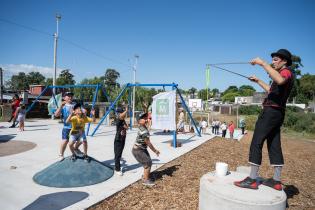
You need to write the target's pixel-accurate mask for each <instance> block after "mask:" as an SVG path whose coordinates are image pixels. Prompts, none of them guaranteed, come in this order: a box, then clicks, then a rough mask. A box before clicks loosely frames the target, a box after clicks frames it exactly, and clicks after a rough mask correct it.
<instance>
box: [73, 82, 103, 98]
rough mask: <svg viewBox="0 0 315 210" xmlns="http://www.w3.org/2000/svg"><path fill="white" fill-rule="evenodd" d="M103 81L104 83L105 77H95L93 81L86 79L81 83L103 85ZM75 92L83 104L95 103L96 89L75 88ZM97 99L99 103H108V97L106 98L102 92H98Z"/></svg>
mask: <svg viewBox="0 0 315 210" xmlns="http://www.w3.org/2000/svg"><path fill="white" fill-rule="evenodd" d="M103 81H104V77H94V78H91V79H88V78H85V79H83V80H82V81H81V82H80V84H85V85H86V84H88V85H96V84H102V83H103ZM73 91H74V95H75V97H76V98H77V99H80V100H82V101H83V102H84V101H93V97H94V92H95V88H75V89H74V90H73ZM107 93H108V92H107ZM97 99H98V101H107V100H106V97H105V96H104V94H103V92H102V91H101V90H99V91H98V95H97Z"/></svg>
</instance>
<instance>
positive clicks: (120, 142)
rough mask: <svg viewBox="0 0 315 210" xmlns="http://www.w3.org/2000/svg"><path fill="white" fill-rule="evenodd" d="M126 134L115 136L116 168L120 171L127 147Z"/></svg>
mask: <svg viewBox="0 0 315 210" xmlns="http://www.w3.org/2000/svg"><path fill="white" fill-rule="evenodd" d="M125 140H126V136H119V137H118V138H115V142H114V153H115V170H116V171H120V159H121V155H122V153H123V150H124V147H125V142H126V141H125Z"/></svg>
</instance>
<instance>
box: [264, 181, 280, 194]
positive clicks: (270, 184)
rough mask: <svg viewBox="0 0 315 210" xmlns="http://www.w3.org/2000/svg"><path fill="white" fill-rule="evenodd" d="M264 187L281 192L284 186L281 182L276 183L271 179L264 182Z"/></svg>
mask: <svg viewBox="0 0 315 210" xmlns="http://www.w3.org/2000/svg"><path fill="white" fill-rule="evenodd" d="M262 184H263V185H266V186H268V187H271V188H273V189H275V190H279V191H281V190H282V184H281V182H280V181H276V180H274V179H273V178H270V179H266V180H265V181H263V182H262Z"/></svg>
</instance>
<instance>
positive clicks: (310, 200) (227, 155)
mask: <svg viewBox="0 0 315 210" xmlns="http://www.w3.org/2000/svg"><path fill="white" fill-rule="evenodd" d="M251 137H252V133H248V134H247V135H246V136H245V137H244V138H243V139H242V140H241V141H240V142H237V141H230V140H226V139H221V138H219V137H217V138H215V139H213V140H211V141H208V142H206V143H204V144H202V145H201V146H199V147H198V148H196V149H194V150H192V151H191V152H189V153H187V154H185V155H183V156H181V157H179V158H177V159H176V160H174V161H172V162H169V163H167V164H166V165H164V166H163V167H161V168H160V169H158V170H157V171H155V172H153V173H152V177H153V178H155V179H156V186H154V187H152V188H148V187H144V186H143V185H142V184H141V181H138V182H136V183H134V184H132V185H130V186H129V187H127V188H125V189H124V190H122V191H120V192H118V193H116V194H115V195H113V196H111V197H109V198H107V199H105V200H104V201H102V202H100V203H98V204H97V205H94V206H93V207H91V208H89V210H100V209H190V210H191V209H198V197H199V180H200V178H201V176H202V175H204V174H205V173H207V172H209V171H213V170H214V167H215V163H216V162H218V161H223V162H226V163H228V164H229V169H230V170H231V171H234V170H236V167H237V166H241V165H247V158H248V151H249V144H250V141H251ZM282 148H283V152H284V157H285V167H284V168H283V173H282V182H283V185H284V189H285V192H286V193H287V196H288V208H289V209H290V210H291V209H292V210H303V209H308V210H310V209H315V179H314V178H315V177H314V176H315V165H314V163H315V161H314V160H315V141H310V140H308V141H307V140H301V139H293V138H292V137H290V136H284V137H282ZM161 155H163V151H162V152H161ZM260 175H261V176H262V177H264V178H267V177H271V176H272V175H273V170H272V168H270V166H269V159H268V154H267V148H266V145H265V146H264V150H263V164H262V167H261V169H260Z"/></svg>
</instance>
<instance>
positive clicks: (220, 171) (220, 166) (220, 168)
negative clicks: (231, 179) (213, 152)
mask: <svg viewBox="0 0 315 210" xmlns="http://www.w3.org/2000/svg"><path fill="white" fill-rule="evenodd" d="M227 172H228V164H226V163H222V162H217V163H216V164H215V174H216V176H218V177H222V176H226V175H227Z"/></svg>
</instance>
